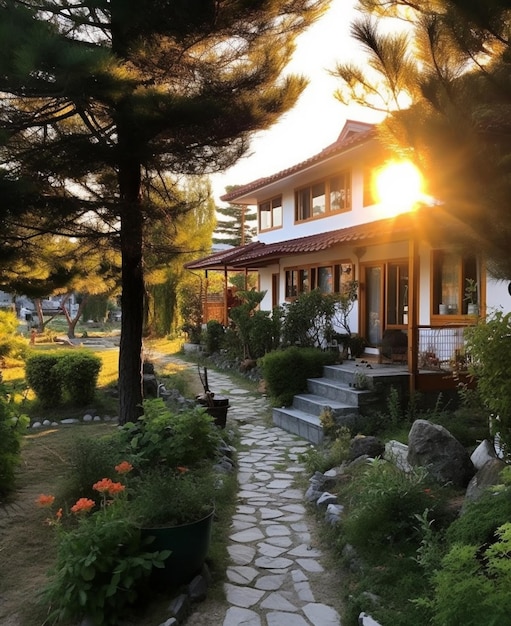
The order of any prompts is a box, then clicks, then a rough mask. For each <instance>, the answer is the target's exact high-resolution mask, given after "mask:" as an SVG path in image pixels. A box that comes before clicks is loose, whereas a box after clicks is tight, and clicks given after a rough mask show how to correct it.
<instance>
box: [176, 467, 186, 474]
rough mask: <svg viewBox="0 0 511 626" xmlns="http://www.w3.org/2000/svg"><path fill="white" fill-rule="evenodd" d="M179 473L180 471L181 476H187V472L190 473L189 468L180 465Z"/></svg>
mask: <svg viewBox="0 0 511 626" xmlns="http://www.w3.org/2000/svg"><path fill="white" fill-rule="evenodd" d="M177 471H178V472H179V473H180V474H186V472H187V471H188V468H187V467H184V466H183V465H178V466H177Z"/></svg>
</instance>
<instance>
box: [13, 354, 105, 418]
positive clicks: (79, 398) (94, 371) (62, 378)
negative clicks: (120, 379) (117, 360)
mask: <svg viewBox="0 0 511 626" xmlns="http://www.w3.org/2000/svg"><path fill="white" fill-rule="evenodd" d="M100 369H101V359H100V358H99V357H97V356H95V355H94V354H90V353H88V352H73V353H62V352H61V353H59V352H46V353H44V354H43V353H40V354H33V355H31V356H29V358H28V359H27V362H26V365H25V376H26V378H27V382H28V384H29V385H30V387H32V389H33V390H34V393H35V394H36V396H37V398H38V399H39V401H40V402H41V404H42V405H43V406H46V407H47V406H55V405H59V404H61V403H62V400H63V394H64V392H65V393H66V395H67V396H68V397H69V399H70V400H71V401H72V402H73V403H74V404H78V405H83V404H87V403H88V402H90V401H91V400H92V399H93V398H94V392H95V390H96V384H97V380H98V374H99V370H100Z"/></svg>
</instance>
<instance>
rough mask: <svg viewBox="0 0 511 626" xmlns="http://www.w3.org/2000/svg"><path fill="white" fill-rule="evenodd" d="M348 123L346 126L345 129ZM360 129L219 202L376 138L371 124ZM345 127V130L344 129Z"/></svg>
mask: <svg viewBox="0 0 511 626" xmlns="http://www.w3.org/2000/svg"><path fill="white" fill-rule="evenodd" d="M348 124H349V123H347V124H346V127H347V126H348ZM358 125H359V126H361V127H364V126H365V127H367V130H358V131H351V132H344V129H343V131H341V134H340V135H339V137H338V138H337V140H336V141H334V143H332V144H330V145H329V146H327V147H326V148H323V150H321V152H318V154H315V155H314V156H312V157H310V158H308V159H307V160H306V161H302V162H301V163H297V164H296V165H293V166H292V167H288V168H287V169H285V170H282V171H280V172H277V173H276V174H272V175H271V176H266V177H264V178H258V179H257V180H254V181H252V182H251V183H247V184H246V185H241V186H239V187H237V188H236V189H233V190H232V191H230V192H229V193H226V194H225V195H223V196H221V197H220V200H223V201H224V202H231V201H233V200H236V199H238V198H239V197H241V196H246V195H247V194H249V193H252V192H254V191H256V190H257V189H260V188H262V187H266V186H267V185H269V184H271V183H275V182H277V181H278V180H281V179H283V178H287V177H288V176H290V175H291V174H296V173H297V172H300V171H301V170H304V169H307V168H308V167H310V166H311V165H314V164H315V163H318V162H319V161H322V160H323V159H327V158H330V157H332V156H335V155H337V154H342V153H343V152H345V151H347V150H350V149H352V148H354V147H355V146H359V145H361V144H363V143H365V142H367V141H369V140H370V139H374V138H375V137H376V131H375V129H374V127H373V125H372V124H362V123H359V124H358ZM346 127H345V128H346Z"/></svg>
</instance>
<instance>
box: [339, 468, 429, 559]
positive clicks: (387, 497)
mask: <svg viewBox="0 0 511 626" xmlns="http://www.w3.org/2000/svg"><path fill="white" fill-rule="evenodd" d="M425 478H426V473H425V472H420V471H412V472H410V473H405V472H403V471H401V470H400V469H399V468H397V467H396V466H395V465H394V464H393V463H389V462H388V461H382V460H375V461H373V462H372V463H371V464H370V465H368V466H367V467H365V468H364V470H363V472H362V474H361V475H360V476H357V478H356V479H355V480H353V481H352V490H351V493H350V496H351V497H350V503H349V513H348V515H347V516H346V518H345V520H344V521H343V529H344V532H345V535H346V541H347V542H348V543H351V544H353V545H354V546H355V547H356V548H358V549H360V550H361V551H364V552H366V553H368V554H370V553H371V552H373V551H374V550H375V548H377V552H379V550H381V549H382V546H384V545H388V544H394V543H400V542H403V541H405V542H406V541H410V540H411V539H415V540H416V541H418V540H419V531H418V529H417V518H416V515H417V514H419V515H420V514H422V513H423V512H424V510H425V509H428V508H429V509H432V510H433V509H434V507H435V504H436V502H437V501H436V500H435V499H434V498H433V494H432V492H431V489H429V488H428V487H427V484H426V483H425Z"/></svg>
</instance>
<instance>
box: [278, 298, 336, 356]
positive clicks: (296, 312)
mask: <svg viewBox="0 0 511 626" xmlns="http://www.w3.org/2000/svg"><path fill="white" fill-rule="evenodd" d="M338 303H339V296H338V295H336V294H329V293H328V294H325V293H321V291H320V290H319V289H313V290H312V291H308V292H304V293H301V294H300V295H299V296H298V298H296V300H294V301H293V302H291V303H290V304H288V305H286V309H287V310H286V311H285V316H284V321H283V325H282V340H283V342H284V344H288V345H299V346H301V347H302V348H306V347H317V346H320V345H321V344H322V342H323V339H324V338H325V336H329V335H331V334H332V333H333V331H334V327H333V319H334V316H335V314H336V308H337V305H338Z"/></svg>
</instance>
